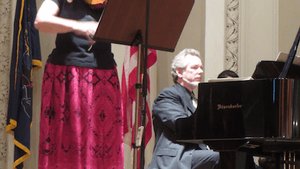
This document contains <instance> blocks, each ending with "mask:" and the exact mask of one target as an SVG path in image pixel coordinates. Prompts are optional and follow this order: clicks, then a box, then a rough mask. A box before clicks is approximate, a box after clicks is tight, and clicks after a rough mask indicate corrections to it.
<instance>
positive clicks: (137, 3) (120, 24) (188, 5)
mask: <svg viewBox="0 0 300 169" xmlns="http://www.w3.org/2000/svg"><path fill="white" fill-rule="evenodd" d="M193 5H194V0H184V1H182V0H172V1H169V0H151V2H150V0H108V2H107V4H106V6H105V9H104V11H103V13H102V16H101V18H100V20H99V25H98V28H97V31H96V33H95V35H94V39H95V40H97V41H102V42H108V43H117V44H123V45H130V46H138V47H139V52H138V53H139V55H141V53H142V52H141V51H142V49H145V50H144V51H148V47H149V48H151V49H156V50H164V51H170V52H173V51H174V49H175V46H176V44H177V42H178V39H179V37H180V34H181V32H182V30H183V27H184V25H185V23H186V20H187V18H188V16H189V14H190V11H191V10H192V7H193ZM143 37H145V39H144V38H143ZM147 53H148V52H144V55H145V56H144V58H142V59H139V58H140V57H141V56H138V61H137V62H138V73H137V84H136V88H137V100H136V105H137V106H140V103H139V102H138V98H139V96H138V94H139V93H140V91H139V90H140V88H142V89H143V92H142V94H143V100H142V101H143V102H142V104H141V105H142V110H141V112H142V113H141V119H142V120H141V126H142V127H143V126H145V118H144V117H145V116H146V104H145V102H146V95H147V78H143V80H142V82H141V81H140V79H139V78H140V77H147V76H141V75H139V70H140V69H141V70H143V73H144V75H146V74H147V66H145V65H147ZM141 60H142V61H143V63H142V62H141ZM141 64H142V65H144V66H143V68H141ZM140 83H142V84H140ZM136 110H139V109H136ZM136 112H137V111H136ZM135 117H139V116H137V115H136V116H135ZM135 124H138V123H137V121H136V123H135ZM135 132H137V129H136V130H135ZM142 132H144V131H142ZM144 144H145V143H144V134H142V145H141V146H140V169H143V168H144ZM133 147H134V148H135V151H134V153H135V152H136V150H137V148H139V147H138V146H136V144H135V143H134V144H133ZM136 161H137V159H136V156H134V162H133V167H134V168H135V167H136Z"/></svg>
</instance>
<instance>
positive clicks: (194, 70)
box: [182, 55, 203, 90]
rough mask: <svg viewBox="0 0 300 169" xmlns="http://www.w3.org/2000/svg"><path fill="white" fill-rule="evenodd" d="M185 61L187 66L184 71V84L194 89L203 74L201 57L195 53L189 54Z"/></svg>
mask: <svg viewBox="0 0 300 169" xmlns="http://www.w3.org/2000/svg"><path fill="white" fill-rule="evenodd" d="M185 61H186V62H187V66H186V68H185V69H184V71H183V72H182V77H183V86H185V87H187V88H188V89H192V90H193V89H194V88H195V87H197V86H198V83H199V82H200V81H201V75H202V74H203V70H202V69H203V66H202V61H201V60H200V58H199V57H197V56H193V55H187V56H186V60H185Z"/></svg>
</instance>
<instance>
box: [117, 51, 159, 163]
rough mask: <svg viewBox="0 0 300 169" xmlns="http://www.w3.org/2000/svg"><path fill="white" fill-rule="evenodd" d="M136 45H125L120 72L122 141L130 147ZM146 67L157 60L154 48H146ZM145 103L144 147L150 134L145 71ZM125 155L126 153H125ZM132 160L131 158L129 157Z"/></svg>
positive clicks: (133, 107) (133, 111)
mask: <svg viewBox="0 0 300 169" xmlns="http://www.w3.org/2000/svg"><path fill="white" fill-rule="evenodd" d="M137 57H138V48H137V47H126V49H125V56H124V62H123V73H122V109H123V114H124V135H125V137H124V143H125V144H127V145H130V146H131V148H132V141H133V139H134V138H133V137H134V134H133V132H135V131H134V128H135V127H134V126H135V124H134V113H135V101H136V88H135V84H136V81H137ZM147 59H148V60H147V69H149V68H150V67H151V66H152V65H154V64H155V62H156V60H157V54H156V50H153V49H148V55H147ZM147 78H148V81H147V82H148V84H147V96H148V97H147V103H146V123H145V147H146V146H147V143H148V142H149V140H150V139H151V136H152V120H151V114H150V111H149V107H148V105H149V93H150V80H149V75H148V73H147ZM125 156H126V154H125ZM131 160H132V159H131ZM138 166H139V164H138Z"/></svg>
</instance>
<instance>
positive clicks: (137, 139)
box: [131, 30, 144, 169]
mask: <svg viewBox="0 0 300 169" xmlns="http://www.w3.org/2000/svg"><path fill="white" fill-rule="evenodd" d="M142 43H143V38H142V31H141V30H139V31H138V32H137V34H136V36H135V39H134V41H133V43H132V44H131V46H137V47H138V55H137V78H136V84H135V88H136V100H135V103H136V105H135V119H134V121H135V130H134V140H133V143H132V147H133V165H132V167H133V169H137V165H138V149H139V148H140V147H141V139H142V136H141V135H142V134H143V131H144V130H143V129H144V128H143V126H140V127H139V125H140V121H139V117H140V115H139V111H140V98H141V92H142V87H143V84H142V82H143V80H142V79H143V77H144V76H143V74H142V73H141V72H142V70H143V69H142V67H143V66H142V63H143V58H142V53H143V51H142Z"/></svg>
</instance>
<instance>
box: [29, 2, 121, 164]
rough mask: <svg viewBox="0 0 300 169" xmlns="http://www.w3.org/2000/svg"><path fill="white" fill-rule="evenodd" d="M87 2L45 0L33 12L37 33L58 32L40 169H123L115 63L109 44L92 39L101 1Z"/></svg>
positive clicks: (49, 67)
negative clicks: (35, 14)
mask: <svg viewBox="0 0 300 169" xmlns="http://www.w3.org/2000/svg"><path fill="white" fill-rule="evenodd" d="M91 1H92V0H45V1H44V2H43V4H42V5H41V7H40V9H39V11H38V13H37V16H36V20H35V27H36V28H37V29H38V30H39V31H41V32H44V33H56V34H57V36H56V41H55V45H56V47H55V48H54V49H53V51H52V53H51V54H50V55H49V57H48V60H47V63H46V65H45V70H44V76H43V84H42V106H41V118H40V140H39V141H40V142H39V160H38V168H39V169H57V168H59V169H121V168H124V167H123V163H124V157H123V156H124V153H123V133H122V131H123V123H122V119H123V115H122V113H121V102H120V98H121V97H120V86H119V80H118V75H117V70H116V63H115V61H114V58H113V54H112V53H111V44H110V43H102V42H96V41H94V40H93V39H92V38H91V37H90V35H94V34H95V31H96V29H97V25H98V23H97V21H98V20H99V18H100V15H101V13H102V11H103V6H104V3H105V2H104V3H99V4H91ZM45 40H46V39H45ZM42 41H43V40H42ZM91 45H92V48H90V47H91ZM89 48H90V49H89Z"/></svg>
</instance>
